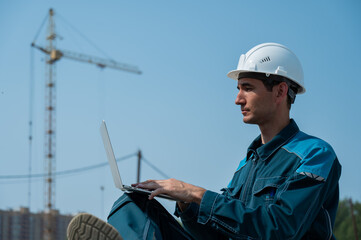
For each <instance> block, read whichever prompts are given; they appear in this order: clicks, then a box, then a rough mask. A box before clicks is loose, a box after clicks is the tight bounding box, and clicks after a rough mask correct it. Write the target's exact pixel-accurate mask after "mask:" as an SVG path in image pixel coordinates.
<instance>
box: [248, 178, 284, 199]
mask: <svg viewBox="0 0 361 240" xmlns="http://www.w3.org/2000/svg"><path fill="white" fill-rule="evenodd" d="M285 180H286V177H282V176H278V177H268V178H257V179H256V181H255V183H254V185H253V190H252V194H253V197H254V198H255V201H256V202H258V203H260V202H259V201H262V202H263V203H265V204H266V205H269V204H271V203H273V202H274V199H275V196H276V194H277V191H278V189H279V187H280V186H281V185H282V184H283V183H284V182H285Z"/></svg>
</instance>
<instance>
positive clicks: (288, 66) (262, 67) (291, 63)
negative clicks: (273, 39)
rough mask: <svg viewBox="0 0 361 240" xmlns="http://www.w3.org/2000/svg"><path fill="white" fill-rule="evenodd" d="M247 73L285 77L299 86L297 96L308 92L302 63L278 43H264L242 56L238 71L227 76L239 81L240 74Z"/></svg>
mask: <svg viewBox="0 0 361 240" xmlns="http://www.w3.org/2000/svg"><path fill="white" fill-rule="evenodd" d="M247 72H249V73H265V74H266V75H267V76H269V75H270V74H272V75H279V76H283V77H286V78H287V79H289V80H291V82H293V83H295V84H296V85H297V87H298V91H297V94H301V93H304V92H305V91H306V89H305V87H304V82H303V70H302V66H301V63H300V61H299V60H298V58H297V56H296V55H295V54H294V53H293V52H292V51H291V50H290V49H288V48H287V47H285V46H283V45H281V44H278V43H263V44H260V45H257V46H255V47H254V48H252V49H251V50H249V51H248V52H247V53H246V54H242V55H241V57H240V58H239V62H238V66H237V69H236V70H233V71H230V72H229V73H228V74H227V76H228V77H229V78H232V79H235V80H238V77H239V74H240V73H247Z"/></svg>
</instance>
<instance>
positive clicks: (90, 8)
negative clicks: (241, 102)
mask: <svg viewBox="0 0 361 240" xmlns="http://www.w3.org/2000/svg"><path fill="white" fill-rule="evenodd" d="M50 7H52V8H54V10H55V14H56V15H55V21H56V31H57V33H58V34H59V35H60V36H61V37H62V39H63V40H60V39H59V40H58V42H57V46H58V47H59V48H62V49H68V50H71V51H74V52H80V53H85V54H89V55H95V56H99V57H105V55H104V53H106V56H109V57H111V58H113V59H114V60H117V61H119V62H124V63H129V64H134V65H137V66H138V67H139V68H140V69H141V70H142V71H143V74H142V75H134V74H129V73H126V72H121V71H116V70H112V69H105V70H99V69H98V68H97V67H95V66H93V65H90V64H84V63H79V62H76V61H72V60H68V59H62V60H60V61H59V62H58V63H57V71H56V79H57V138H56V139H57V140H56V142H57V147H56V154H57V155H56V161H57V164H56V169H57V171H62V170H68V169H74V168H79V167H84V166H89V165H93V164H98V163H102V162H105V161H106V156H105V153H104V149H103V146H102V142H101V138H100V135H99V126H100V121H101V120H102V119H105V120H106V121H107V123H108V128H109V131H110V135H111V139H112V142H113V145H114V150H115V153H116V155H117V157H121V156H124V155H127V154H130V153H133V152H136V151H137V150H138V149H141V150H142V152H143V154H144V156H145V157H146V159H147V160H149V161H151V162H152V163H153V164H154V165H155V166H157V167H158V168H160V169H161V170H162V171H164V172H165V173H166V174H167V175H169V176H171V177H174V178H177V179H181V180H184V181H187V182H190V183H193V184H196V185H199V186H203V187H205V188H207V189H210V190H214V191H219V189H220V188H222V187H224V186H226V185H227V183H228V182H229V181H230V179H231V177H232V175H233V172H234V170H235V169H236V168H237V166H238V163H239V161H240V160H241V159H242V158H243V156H244V155H245V151H246V149H247V147H248V145H249V143H250V142H251V141H252V140H253V139H254V138H255V137H256V136H257V135H258V134H259V131H258V128H257V127H256V126H252V125H245V124H243V122H242V115H241V112H240V110H239V107H238V106H236V105H234V99H235V97H236V93H237V90H236V83H235V81H233V80H231V79H228V78H227V77H226V74H227V72H228V71H230V70H233V69H234V68H235V67H236V66H237V61H238V58H239V55H240V54H241V53H244V52H246V51H247V50H249V49H250V48H251V47H253V46H255V45H257V44H259V43H263V42H278V43H281V44H284V45H286V46H288V47H289V48H291V49H292V50H293V51H294V52H295V53H296V54H297V55H298V57H299V59H300V60H301V62H302V64H303V68H304V73H305V84H306V89H307V92H306V93H305V94H304V95H300V96H298V97H297V99H296V102H295V104H294V105H293V107H292V111H291V116H292V117H293V118H294V119H295V120H296V122H297V123H298V125H299V126H300V128H301V129H302V130H303V131H305V132H306V133H309V134H311V135H315V136H318V137H320V138H322V139H324V140H326V141H327V142H329V143H330V144H331V145H332V146H333V147H334V149H335V151H336V153H337V155H338V157H339V159H340V162H341V164H342V166H343V172H342V177H341V181H340V186H341V193H340V195H341V198H344V197H352V198H354V199H355V200H358V201H360V200H361V188H360V186H361V174H360V173H359V171H360V170H359V169H360V168H361V161H360V160H361V159H360V153H359V150H360V149H359V148H360V140H359V138H358V137H359V136H360V135H361V129H360V118H361V113H360V104H361V96H360V94H359V92H360V89H361V77H360V73H359V72H360V69H361V68H360V67H361V57H360V56H361V45H360V42H361V15H360V14H359V13H360V10H361V3H360V1H357V0H350V1H336V0H334V1H325V0H322V1H310V0H308V1H267V0H262V1H261V0H258V1H251V0H247V1H233V0H231V1H177V2H175V1H172V2H170V1H146V0H143V1H115V0H109V1H102V2H100V1H69V0H64V1H0V32H1V37H0V109H1V113H2V114H1V122H0V123H1V124H0V133H1V137H0V146H1V148H0V149H1V150H0V175H12V174H27V173H28V168H29V143H28V136H29V126H28V121H29V109H30V107H29V94H30V91H29V88H30V83H29V82H30V77H29V74H30V63H31V60H30V59H31V57H30V56H31V50H30V44H31V42H32V41H33V40H34V37H35V35H36V33H37V31H38V29H39V28H40V25H41V23H42V21H43V19H44V18H45V16H46V14H47V13H48V10H49V8H50ZM64 19H65V20H64ZM68 23H70V24H71V25H72V26H73V27H75V28H76V29H78V30H79V31H80V32H81V34H83V35H85V36H86V37H87V39H89V40H90V41H91V42H93V43H94V44H96V45H97V46H98V47H99V48H100V49H101V50H102V51H98V50H97V49H96V48H94V47H93V46H92V45H91V44H89V41H87V40H85V39H84V38H81V37H80V35H79V34H77V32H75V31H74V30H72V27H69V25H68ZM37 43H38V44H41V45H45V32H44V31H42V32H41V33H40V35H39V37H38V38H37ZM33 53H34V61H33V64H34V76H35V84H34V104H33V107H34V111H33V121H34V127H33V137H34V140H33V152H32V159H33V160H32V172H33V173H41V172H43V171H44V167H43V166H44V163H43V161H44V158H43V155H44V150H43V146H44V85H45V83H44V81H45V63H44V56H43V54H42V53H41V52H39V51H37V50H34V52H33ZM119 167H120V168H121V172H122V175H123V178H124V179H123V180H124V182H126V183H133V182H135V180H136V158H132V159H129V160H127V161H124V162H121V163H120V164H119ZM141 177H142V180H145V179H148V178H161V176H160V175H159V174H158V173H157V172H155V171H154V170H153V169H152V168H150V167H149V166H148V165H146V164H144V163H143V168H142V175H141ZM101 186H105V190H104V195H103V197H104V198H103V199H104V205H102V194H101V190H100V187H101ZM31 189H32V195H31V210H32V211H39V210H42V209H43V208H44V207H43V206H44V194H43V181H41V180H40V181H39V180H33V182H32V185H31ZM0 194H1V197H0V209H6V208H18V207H20V206H27V204H28V184H27V181H18V180H16V181H9V180H6V181H5V180H0ZM119 195H120V192H119V191H118V190H117V189H115V188H114V186H113V183H112V178H111V176H110V170H109V168H108V167H107V166H106V167H104V168H101V169H98V170H93V171H89V172H85V173H82V174H74V175H72V176H66V177H60V178H57V179H56V208H58V209H60V211H61V212H62V213H75V212H77V211H86V212H90V213H92V214H95V215H97V216H99V217H103V218H104V217H106V215H107V213H108V211H109V209H110V207H111V205H112V203H113V202H114V201H115V200H116V198H117V197H118V196H119ZM165 205H166V207H167V208H168V209H169V210H170V211H172V209H173V205H172V204H171V203H169V202H165Z"/></svg>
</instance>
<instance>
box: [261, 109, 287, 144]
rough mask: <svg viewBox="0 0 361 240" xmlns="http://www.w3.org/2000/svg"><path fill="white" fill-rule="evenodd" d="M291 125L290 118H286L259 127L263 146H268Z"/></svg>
mask: <svg viewBox="0 0 361 240" xmlns="http://www.w3.org/2000/svg"><path fill="white" fill-rule="evenodd" d="M289 123H290V118H289V116H287V117H284V118H281V119H280V118H277V119H275V120H274V121H269V122H267V123H264V124H262V125H259V129H260V131H261V139H262V144H266V143H268V142H269V141H271V140H272V138H274V137H275V136H276V135H277V134H278V133H279V132H281V130H282V129H283V128H285V127H286V126H287V125H288V124H289Z"/></svg>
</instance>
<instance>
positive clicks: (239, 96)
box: [235, 90, 246, 105]
mask: <svg viewBox="0 0 361 240" xmlns="http://www.w3.org/2000/svg"><path fill="white" fill-rule="evenodd" d="M245 102H246V101H245V99H244V97H243V94H242V90H239V92H238V94H237V97H236V101H235V104H236V105H244V104H245Z"/></svg>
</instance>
